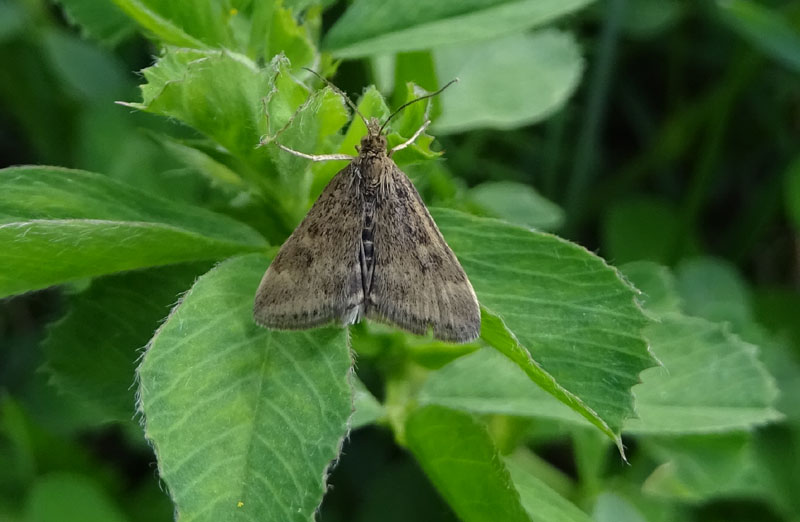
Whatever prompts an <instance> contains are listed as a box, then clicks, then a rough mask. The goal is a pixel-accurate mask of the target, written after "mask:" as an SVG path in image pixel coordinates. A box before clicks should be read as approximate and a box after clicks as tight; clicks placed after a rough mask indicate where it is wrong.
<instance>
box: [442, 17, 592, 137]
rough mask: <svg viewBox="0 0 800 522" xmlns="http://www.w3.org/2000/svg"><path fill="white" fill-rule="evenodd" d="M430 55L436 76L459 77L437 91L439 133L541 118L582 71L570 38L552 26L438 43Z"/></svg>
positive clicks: (509, 125)
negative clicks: (490, 37) (444, 44)
mask: <svg viewBox="0 0 800 522" xmlns="http://www.w3.org/2000/svg"><path fill="white" fill-rule="evenodd" d="M434 56H435V59H436V65H437V67H436V70H437V74H438V76H439V78H442V79H443V80H449V79H451V78H459V79H460V80H461V82H460V83H459V84H458V85H457V86H455V87H452V88H451V89H450V90H449V91H448V92H446V93H445V94H443V95H442V96H441V103H442V115H441V116H440V117H439V119H438V120H436V122H435V125H434V130H435V132H438V133H440V134H450V133H455V132H462V131H465V130H470V129H475V128H483V127H491V128H495V129H511V128H515V127H519V126H522V125H528V124H531V123H535V122H537V121H540V120H543V119H544V118H546V117H548V116H549V115H551V114H553V113H554V112H555V111H557V110H558V109H559V108H561V107H562V106H563V105H564V103H565V102H566V101H567V99H568V98H569V97H570V96H571V95H572V93H573V92H574V90H575V88H576V87H577V86H578V81H579V80H580V78H581V73H582V72H583V58H582V57H581V55H580V51H579V48H578V44H577V42H576V41H575V37H574V36H573V35H572V34H571V33H566V32H561V31H557V30H554V29H548V30H543V31H539V32H536V33H532V34H518V35H513V36H509V37H505V38H502V39H499V40H491V41H488V42H475V43H469V44H465V45H460V46H449V47H443V48H441V49H436V50H435V52H434ZM523 63H524V64H525V66H524V67H520V64H523Z"/></svg>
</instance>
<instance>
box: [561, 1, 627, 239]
mask: <svg viewBox="0 0 800 522" xmlns="http://www.w3.org/2000/svg"><path fill="white" fill-rule="evenodd" d="M625 4H626V0H609V1H608V2H607V3H606V13H605V20H604V23H603V31H602V33H601V35H600V42H599V51H598V53H597V59H596V60H595V64H594V67H593V69H592V75H591V80H590V83H589V92H588V94H587V99H586V118H585V119H584V122H583V127H582V128H581V130H580V134H579V135H578V145H577V150H576V153H575V163H574V165H573V169H572V175H571V176H570V179H569V184H568V186H567V194H566V198H565V202H566V205H565V207H566V211H567V226H566V231H567V232H568V235H570V234H572V233H574V232H575V227H576V225H577V223H578V222H579V221H580V218H581V216H582V214H583V213H582V212H581V211H580V209H581V207H582V206H583V203H584V201H585V199H586V198H585V194H586V190H587V188H588V186H589V182H590V181H591V177H592V175H593V173H594V171H595V170H596V168H597V164H598V160H599V156H600V155H599V151H598V139H597V136H598V133H599V131H600V128H601V127H602V124H603V119H604V116H605V109H606V104H607V101H608V91H609V86H610V84H611V72H612V69H613V66H614V60H615V57H616V48H617V41H618V39H619V30H620V24H621V22H622V17H623V14H624V13H625Z"/></svg>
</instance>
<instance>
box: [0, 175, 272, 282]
mask: <svg viewBox="0 0 800 522" xmlns="http://www.w3.org/2000/svg"><path fill="white" fill-rule="evenodd" d="M0 243H1V244H3V245H4V248H3V249H2V251H0V261H1V262H0V264H2V265H3V266H6V267H8V268H7V269H5V270H3V271H1V272H0V296H5V295H11V294H15V293H20V292H25V291H28V290H36V289H39V288H45V287H47V286H50V285H54V284H58V283H62V282H65V281H70V280H74V279H78V278H81V277H89V276H97V275H102V274H110V273H113V272H121V271H124V270H132V269H135V268H142V267H148V266H157V265H167V264H172V263H180V262H184V261H194V260H202V259H220V258H224V257H228V256H230V255H233V254H236V253H241V252H253V251H256V250H260V249H262V248H264V246H265V242H264V240H263V238H262V237H261V236H260V235H259V234H258V233H257V232H256V231H254V230H253V229H251V228H249V227H247V226H246V225H243V224H242V223H239V222H238V221H235V220H233V219H231V218H228V217H225V216H221V215H218V214H214V213H212V212H209V211H206V210H203V209H200V208H196V207H191V206H187V205H183V204H179V203H177V202H174V201H169V200H166V199H160V198H157V197H154V196H152V195H150V194H146V193H144V192H141V191H139V190H136V189H134V188H132V187H128V186H126V185H123V184H121V183H117V182H115V181H112V180H110V179H108V178H106V177H105V176H101V175H99V174H94V173H91V172H84V171H78V170H68V169H61V168H57V167H12V168H7V169H3V170H0Z"/></svg>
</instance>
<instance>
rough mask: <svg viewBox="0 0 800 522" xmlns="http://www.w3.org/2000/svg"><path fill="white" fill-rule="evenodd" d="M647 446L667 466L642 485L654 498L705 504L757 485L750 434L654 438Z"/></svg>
mask: <svg viewBox="0 0 800 522" xmlns="http://www.w3.org/2000/svg"><path fill="white" fill-rule="evenodd" d="M643 446H644V449H645V451H647V452H648V453H649V454H650V455H653V456H654V457H655V458H656V459H658V461H660V462H663V463H664V464H662V465H661V466H659V467H658V468H656V470H655V471H653V473H652V474H651V475H650V476H649V477H648V478H647V480H646V481H645V482H644V484H643V485H642V489H643V490H644V491H645V492H646V493H648V494H650V495H657V496H660V497H666V498H672V499H678V500H680V501H683V502H701V501H706V500H708V499H711V498H713V497H715V496H716V497H718V496H724V495H725V494H726V493H728V494H739V495H741V493H742V490H744V489H746V487H747V486H748V485H749V486H753V485H756V484H754V482H756V481H754V479H755V478H756V477H755V476H754V474H753V454H752V440H751V437H750V435H749V434H747V433H741V432H734V433H727V434H724V435H722V434H718V435H710V436H709V435H706V436H698V435H688V436H683V437H654V438H648V439H646V440H645V441H644V442H643ZM761 486H762V487H764V485H763V484H762V485H761Z"/></svg>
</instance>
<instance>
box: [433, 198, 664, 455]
mask: <svg viewBox="0 0 800 522" xmlns="http://www.w3.org/2000/svg"><path fill="white" fill-rule="evenodd" d="M434 217H435V219H436V222H437V223H438V224H439V227H440V228H441V230H442V233H443V234H444V236H445V237H446V238H447V241H448V243H449V244H450V246H451V247H452V248H453V250H454V252H455V253H456V255H457V256H458V259H459V260H460V261H461V264H462V265H463V267H464V269H465V270H466V272H467V275H468V276H469V278H470V281H471V282H472V285H473V286H474V287H475V291H476V293H477V295H478V300H479V301H480V302H481V305H482V306H483V307H484V308H485V310H486V311H487V312H489V314H490V315H491V316H493V317H495V318H496V319H492V318H491V317H489V318H488V319H489V321H488V322H487V317H486V314H484V326H483V331H482V335H483V337H484V340H486V341H487V342H489V343H490V344H492V345H493V346H495V348H497V349H499V350H500V351H502V352H503V353H505V354H506V355H509V356H510V357H511V358H512V360H514V362H515V363H517V364H518V365H519V366H520V367H521V368H522V369H523V370H525V371H526V373H527V374H528V375H529V376H530V377H531V378H533V379H534V380H535V381H536V382H537V383H538V384H539V385H540V386H544V387H545V389H546V390H547V391H548V392H550V393H553V394H555V395H556V396H557V397H558V398H559V399H560V400H562V401H563V402H565V403H567V404H568V405H569V406H570V407H571V408H573V409H575V411H577V412H579V413H580V414H581V415H583V416H585V417H586V418H587V419H589V420H590V422H592V423H593V424H595V425H596V426H598V427H599V428H601V429H602V430H603V431H604V432H605V433H606V434H608V435H609V436H611V437H612V438H614V439H615V440H617V442H619V439H618V434H619V430H620V428H621V427H622V423H623V421H624V420H625V419H626V418H628V417H631V416H632V415H633V398H632V395H631V392H630V388H631V386H633V385H634V384H636V383H637V382H639V372H641V371H642V370H644V369H645V368H648V367H650V366H653V365H654V364H655V361H654V360H653V359H652V357H651V356H650V354H649V352H648V350H647V343H646V342H645V341H644V339H643V338H642V337H641V329H642V328H643V327H644V326H645V325H646V324H647V322H648V321H647V319H646V317H645V316H644V315H643V314H642V311H641V309H640V308H639V306H638V305H637V303H636V302H635V291H634V289H633V288H631V287H630V286H629V285H628V284H627V283H625V282H624V281H623V280H622V279H621V278H620V276H619V274H618V272H617V271H616V270H614V269H613V268H611V267H610V266H608V265H607V264H606V263H605V262H604V261H603V260H602V259H600V258H598V257H596V256H594V255H593V254H591V253H590V252H588V251H587V250H585V249H584V248H582V247H580V246H578V245H575V244H573V243H569V242H567V241H565V240H563V239H560V238H558V237H556V236H552V235H549V234H544V233H538V232H533V231H531V230H528V229H525V228H522V227H518V226H514V225H509V224H506V223H503V222H500V221H495V220H491V219H485V218H478V217H473V216H467V215H465V214H461V213H459V212H455V211H446V210H436V212H435V213H434ZM490 327H491V328H490ZM504 328H507V330H508V332H507V333H504V332H503V329H504ZM534 361H535V362H534Z"/></svg>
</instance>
